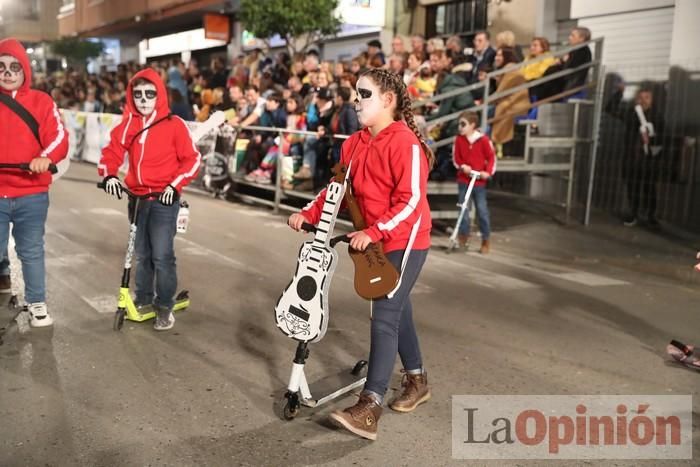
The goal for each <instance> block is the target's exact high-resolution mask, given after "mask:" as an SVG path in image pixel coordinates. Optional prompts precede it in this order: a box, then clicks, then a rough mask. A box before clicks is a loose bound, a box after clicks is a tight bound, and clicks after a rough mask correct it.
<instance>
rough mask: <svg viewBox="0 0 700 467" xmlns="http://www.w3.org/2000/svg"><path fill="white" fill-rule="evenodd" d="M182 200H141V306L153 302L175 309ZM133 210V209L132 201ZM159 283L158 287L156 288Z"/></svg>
mask: <svg viewBox="0 0 700 467" xmlns="http://www.w3.org/2000/svg"><path fill="white" fill-rule="evenodd" d="M179 209H180V204H179V203H178V202H175V203H173V205H172V206H165V205H163V204H161V203H160V202H159V201H155V200H153V201H151V200H149V201H144V200H140V201H139V212H138V218H137V219H136V227H137V230H136V246H135V250H136V299H135V300H134V302H135V303H136V305H137V306H141V305H150V304H153V305H155V306H156V307H159V308H163V309H169V310H172V308H173V306H174V305H175V293H176V292H177V269H176V267H175V233H176V231H177V214H178V211H179ZM129 210H130V211H132V210H133V204H131V203H130V206H129ZM154 285H155V288H154Z"/></svg>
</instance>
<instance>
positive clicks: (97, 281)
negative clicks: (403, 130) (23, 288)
mask: <svg viewBox="0 0 700 467" xmlns="http://www.w3.org/2000/svg"><path fill="white" fill-rule="evenodd" d="M96 181H97V177H96V171H95V168H94V166H90V165H82V164H73V166H72V167H71V169H70V171H69V172H68V174H67V175H66V176H64V178H62V179H61V180H60V181H58V182H57V183H56V184H55V185H54V186H53V188H52V191H51V208H50V212H49V220H48V223H47V229H46V258H47V260H46V264H47V273H48V297H49V298H48V302H49V307H50V311H51V313H52V315H53V317H54V319H55V321H56V324H55V326H54V327H53V328H51V329H29V328H28V325H27V323H26V318H25V317H22V318H21V319H20V321H19V323H17V325H16V326H14V327H13V328H12V329H10V330H9V331H8V333H7V334H6V335H5V339H4V340H5V343H4V345H2V346H0V416H1V417H2V418H1V423H0V465H1V466H20V465H28V466H35V465H36V466H38V465H41V466H44V465H50V466H63V465H66V466H83V465H84V466H121V465H124V466H132V465H133V466H137V465H138V466H145V465H153V466H157V465H177V466H179V465H183V466H190V465H192V466H194V465H212V466H228V465H264V466H284V465H289V466H301V465H363V466H365V465H381V466H399V465H412V466H442V465H489V466H500V465H533V466H534V465H549V464H554V465H620V466H622V465H630V466H632V465H634V466H639V465H648V466H652V465H653V466H657V465H697V462H698V461H697V459H699V458H700V447H698V446H700V435H699V434H698V424H699V423H700V415H699V414H700V399H698V397H697V396H698V389H699V388H700V384H698V383H699V382H700V374H698V373H697V372H693V371H690V370H686V369H684V368H680V367H678V366H676V365H674V364H671V363H669V362H668V359H667V358H666V356H665V352H664V349H665V345H666V344H667V343H668V341H669V340H670V339H671V338H677V339H679V340H681V341H687V342H691V343H692V342H696V343H698V341H700V315H699V314H698V303H699V301H700V294H699V293H698V286H697V282H696V281H695V279H694V278H693V277H692V274H691V272H690V271H691V270H692V265H693V259H694V251H693V250H692V248H691V246H692V245H688V244H687V243H684V242H682V241H678V239H675V238H673V237H669V236H664V235H659V234H658V233H654V232H649V231H645V230H643V229H624V228H622V227H619V226H613V225H612V224H609V223H608V224H604V225H598V226H594V227H592V228H589V229H585V228H583V227H581V226H580V225H568V226H566V225H561V224H560V223H557V222H555V221H553V220H552V219H551V218H548V217H546V216H543V215H538V214H537V213H536V212H535V213H533V212H524V211H523V210H519V208H518V206H517V203H515V202H513V203H514V204H513V203H511V204H512V205H509V203H508V202H506V201H503V200H501V201H497V202H495V203H494V205H493V207H494V209H493V210H492V217H493V223H494V230H495V232H494V234H493V246H492V249H493V253H492V254H490V255H488V256H481V255H479V254H478V253H476V252H470V253H466V254H465V253H453V254H451V255H447V254H445V252H444V251H442V250H441V248H440V247H441V246H443V245H445V244H446V243H447V238H446V236H445V235H444V234H443V233H439V232H438V233H436V235H435V236H434V244H435V245H434V247H433V249H432V251H431V253H430V255H429V256H428V260H427V262H426V265H425V267H424V269H423V272H422V274H421V276H420V278H419V280H418V283H417V285H416V287H415V289H414V292H413V295H412V300H413V308H414V319H415V321H416V325H417V328H418V332H419V337H420V340H421V346H422V351H423V354H424V360H425V366H426V368H427V370H428V374H429V379H430V384H431V387H432V399H431V400H430V401H429V402H428V403H426V404H424V405H422V406H420V407H419V408H418V409H417V410H416V411H415V412H414V413H411V414H399V413H393V412H392V411H391V410H389V409H387V408H385V410H384V414H383V416H382V418H381V420H380V424H379V438H378V440H377V441H375V442H370V441H366V440H363V439H358V438H355V437H353V436H352V435H350V434H348V433H347V432H344V431H341V430H339V429H336V428H334V427H333V426H332V425H330V424H329V423H328V421H327V416H328V413H329V412H330V411H331V410H334V409H336V408H339V407H345V406H347V405H349V404H351V403H354V401H355V398H354V397H353V396H346V397H345V398H342V399H338V400H335V401H333V402H330V403H329V404H326V405H324V406H321V407H318V408H316V409H309V408H303V409H302V411H301V414H300V415H299V416H298V417H297V418H296V419H295V420H293V421H283V420H281V419H280V416H279V411H280V406H281V398H282V396H283V394H284V390H285V386H286V384H287V380H288V378H289V373H290V370H291V363H292V359H293V357H294V350H295V347H296V345H295V343H294V342H293V341H291V340H290V339H288V338H286V337H285V336H283V335H282V334H281V333H280V332H279V331H278V330H277V328H276V327H275V324H274V317H273V306H274V304H275V302H276V300H277V298H278V296H279V294H280V293H281V291H282V289H283V288H284V287H285V286H286V284H287V283H288V282H289V280H290V279H291V277H292V274H293V272H294V268H295V264H296V254H297V251H298V248H299V245H300V243H301V242H302V241H303V240H305V239H306V238H308V237H309V236H305V235H303V234H299V233H296V232H293V231H291V230H290V229H289V228H288V227H286V224H285V221H286V216H285V215H283V214H280V215H276V214H273V213H272V212H271V211H270V210H269V209H268V208H264V207H259V206H250V205H245V204H242V203H231V202H226V201H223V200H218V199H212V198H210V197H206V196H202V195H198V194H189V195H187V199H188V201H189V203H190V206H191V207H190V211H191V214H190V227H189V231H188V232H187V233H186V234H185V235H178V237H177V238H176V249H177V262H178V280H179V283H180V285H181V288H186V289H189V290H190V294H191V297H192V305H191V308H190V309H188V310H187V311H185V312H183V313H180V314H178V315H177V322H176V324H175V328H174V329H173V330H172V331H170V332H164V333H156V332H154V331H153V329H152V327H151V326H152V324H151V323H150V322H147V323H131V322H126V324H125V325H124V328H123V329H122V330H121V331H120V332H115V331H113V330H112V318H113V313H114V309H115V306H116V295H117V292H118V286H119V280H120V276H121V268H122V264H123V257H124V252H125V246H126V238H127V233H128V223H127V219H126V215H125V210H126V202H125V201H124V200H122V201H119V200H117V199H113V198H110V197H108V196H107V195H106V194H104V193H103V192H102V191H99V190H98V189H97V188H96V187H95V182H96ZM477 247H478V245H477V246H476V247H473V248H472V249H473V250H477V249H478V248H477ZM344 249H345V247H344V246H339V253H340V262H339V266H338V269H337V270H336V273H335V276H334V277H333V283H332V286H331V293H330V307H331V311H330V324H329V327H328V333H327V334H326V337H325V338H324V339H323V340H322V341H321V342H319V343H316V344H311V345H310V349H311V356H310V359H309V361H308V362H307V365H306V373H307V378H308V379H309V381H310V382H311V384H312V390H313V389H314V383H316V382H319V381H320V382H323V381H329V380H331V379H332V378H333V377H334V375H339V374H341V373H346V372H347V371H349V369H350V368H352V366H353V365H354V363H355V362H356V361H357V360H358V359H361V358H366V356H367V352H368V348H369V311H370V310H369V305H368V303H367V302H365V301H363V300H362V299H360V298H359V297H358V296H357V295H356V294H355V293H354V290H353V287H352V274H353V270H352V264H351V261H350V260H349V258H348V256H347V253H346V252H345V251H344ZM13 256H14V255H13ZM13 266H14V268H15V269H14V271H13V274H14V280H15V283H16V284H15V285H17V284H18V283H19V281H20V278H19V276H18V275H17V274H16V272H17V263H16V258H15V263H14V265H13ZM686 267H687V268H688V274H687V277H686V276H685V275H684V274H685V273H684V272H678V273H676V272H675V271H685V268H686ZM671 270H672V271H674V272H669V271H671ZM10 317H11V315H10V312H9V311H5V310H4V309H3V310H0V318H2V320H3V325H4V322H6V321H8V320H9V319H10ZM398 370H399V365H398V363H397V367H396V373H395V377H394V378H393V380H392V384H391V389H390V391H389V394H388V395H387V396H388V398H390V397H391V395H392V394H393V392H394V391H395V390H398V389H399V388H400V374H399V371H398ZM482 394H483V395H546V394H551V395H572V394H589V395H603V394H654V395H684V394H690V395H693V396H694V402H693V422H694V425H695V428H694V433H693V441H694V446H693V456H694V458H695V460H669V461H663V460H629V461H625V460H609V461H597V460H589V461H584V460H580V461H577V460H559V461H544V460H491V461H488V460H477V461H467V460H457V459H453V458H452V439H451V424H452V415H451V414H452V405H451V400H452V396H454V395H482ZM494 449H497V447H495V448H494Z"/></svg>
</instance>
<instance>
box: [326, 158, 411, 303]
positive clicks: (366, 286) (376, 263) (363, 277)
mask: <svg viewBox="0 0 700 467" xmlns="http://www.w3.org/2000/svg"><path fill="white" fill-rule="evenodd" d="M333 171H334V173H335V180H336V181H337V182H339V183H343V181H344V180H345V174H346V172H347V167H346V166H344V165H340V164H338V165H336V166H335V168H334V169H333ZM345 203H346V204H347V206H348V211H350V219H351V220H352V225H353V226H354V227H355V230H358V231H359V230H364V229H366V228H367V223H366V222H365V219H364V218H363V217H362V212H361V211H360V207H359V206H358V205H357V201H356V200H355V196H354V195H353V193H352V186H351V183H350V180H348V183H347V187H346V189H345ZM348 253H349V254H350V258H351V259H352V262H353V263H354V264H355V291H356V292H357V294H358V295H359V296H360V297H362V298H366V299H368V300H370V299H373V298H382V297H385V296H386V295H387V294H388V293H389V292H391V291H392V290H394V288H396V285H397V284H398V283H399V273H398V272H397V271H396V268H394V265H393V264H391V263H390V262H389V260H388V259H387V257H386V256H385V255H384V247H383V245H382V243H381V242H377V243H370V244H369V246H368V247H367V248H366V249H365V251H358V250H355V249H354V248H352V247H350V246H348Z"/></svg>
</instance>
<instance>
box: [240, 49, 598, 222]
mask: <svg viewBox="0 0 700 467" xmlns="http://www.w3.org/2000/svg"><path fill="white" fill-rule="evenodd" d="M590 45H594V46H595V47H594V55H593V59H592V60H591V61H590V62H589V63H586V64H583V65H581V66H578V67H576V68H572V69H568V70H561V71H558V72H555V73H552V74H550V75H547V76H543V77H541V78H538V79H536V80H532V81H529V82H527V83H524V84H521V85H518V86H516V87H513V88H510V89H506V90H503V91H500V92H495V93H493V94H489V87H488V84H489V83H490V80H491V78H495V77H498V76H501V75H503V74H505V73H511V72H513V71H518V70H519V69H521V68H523V67H524V66H527V65H530V64H533V63H537V62H540V61H542V60H545V59H548V58H551V57H560V56H564V55H566V54H568V53H570V52H572V51H574V50H578V49H581V48H584V47H589V46H590ZM602 52H603V38H596V39H593V40H591V41H588V42H585V43H582V44H578V45H575V46H571V47H566V48H564V49H560V50H558V51H555V52H553V53H551V54H549V55H545V56H540V57H537V58H534V59H531V60H528V61H526V62H522V63H520V64H517V65H513V66H507V67H505V68H503V69H500V70H496V71H493V72H491V73H489V74H488V75H487V78H486V79H485V80H484V81H481V82H478V83H474V84H470V85H468V86H464V87H461V88H459V89H455V90H453V91H449V92H446V93H443V94H440V95H436V96H433V97H430V98H426V99H421V100H419V101H416V102H415V103H414V105H413V108H414V109H415V108H420V107H424V106H426V105H428V103H432V102H439V101H441V100H443V99H447V98H450V97H454V96H458V95H461V94H464V93H467V92H469V93H471V92H472V91H474V90H478V89H483V92H484V94H483V95H484V97H483V102H482V103H481V104H479V105H474V106H472V107H469V108H467V109H461V110H459V111H457V112H453V113H451V114H448V115H444V116H441V117H439V118H435V119H432V120H428V121H427V123H428V124H429V125H435V124H439V123H445V122H448V121H451V120H455V119H457V118H458V117H459V115H460V114H461V113H462V112H464V111H465V110H471V111H480V112H481V115H482V118H481V126H482V129H485V127H486V126H487V125H488V124H489V123H493V122H494V121H497V120H498V119H501V118H509V117H513V116H514V115H508V114H507V115H499V116H496V117H494V118H492V119H488V118H487V115H488V108H489V106H490V105H493V103H494V102H495V101H496V100H498V99H501V98H503V97H507V96H509V95H511V94H514V93H517V92H520V91H522V90H526V89H530V88H532V87H534V86H538V85H540V84H543V83H546V82H549V81H553V80H556V79H560V78H562V77H566V76H570V75H573V74H575V73H580V72H581V71H584V70H589V69H593V71H594V72H593V79H592V80H590V81H589V82H588V83H586V84H585V85H583V86H580V87H577V88H575V89H571V90H568V91H565V92H562V93H560V94H557V95H556V96H552V97H550V98H548V99H543V100H542V101H540V102H535V103H531V105H530V108H532V107H537V106H539V105H543V104H546V103H549V102H553V101H555V100H560V99H562V98H565V97H569V96H571V95H573V94H576V93H578V92H579V91H580V90H582V89H587V88H591V87H594V89H595V91H594V99H593V105H594V111H593V122H592V131H593V136H592V138H591V139H586V140H585V141H584V140H583V139H581V138H579V137H578V134H577V128H574V129H573V135H572V137H571V138H570V139H571V147H572V149H571V159H570V162H569V163H567V164H562V163H552V164H548V163H542V162H540V163H537V164H535V163H531V162H530V161H529V160H528V156H527V154H525V155H524V158H523V160H522V161H521V163H520V164H518V165H517V167H516V166H515V165H513V164H511V165H510V166H509V165H508V164H507V163H506V164H503V163H502V162H503V161H501V163H500V168H499V170H500V171H502V172H509V171H513V172H527V171H537V172H547V171H552V172H562V171H563V172H568V179H569V180H568V189H567V195H566V213H567V218H568V216H569V213H570V210H571V200H572V190H573V179H574V164H575V157H574V151H575V147H576V145H577V143H579V142H588V143H592V144H589V146H590V166H589V177H588V179H589V180H588V181H589V186H588V197H587V200H586V210H585V214H584V224H588V222H589V219H590V205H591V194H592V189H593V176H592V175H593V173H594V171H595V152H596V149H597V136H598V126H599V125H598V123H599V122H600V114H601V105H600V101H601V95H602V81H603V79H602V78H603V67H602V63H601V60H602ZM528 110H529V109H528ZM525 112H527V111H525ZM575 114H576V116H575V119H574V120H575V122H574V123H575V125H578V120H579V117H578V114H579V112H578V104H576V111H575ZM235 128H236V129H237V130H238V131H241V130H249V131H254V132H265V133H277V134H278V135H279V137H280V139H282V138H283V137H284V135H286V134H293V135H297V136H318V133H317V132H313V131H302V130H289V129H286V128H276V127H275V128H273V127H261V126H252V125H251V126H245V127H242V126H235ZM528 136H529V135H528ZM328 137H331V138H334V139H346V138H348V137H349V135H341V134H335V135H328ZM453 142H454V137H449V138H444V139H442V140H439V141H435V142H432V143H431V148H432V149H437V148H439V147H442V146H446V145H449V144H452V143H453ZM528 151H529V150H528ZM286 156H288V154H283V153H282V147H281V145H280V153H279V156H278V157H277V161H276V164H277V170H276V179H275V183H274V187H269V186H264V185H261V184H259V183H255V182H248V181H245V180H236V182H237V183H241V184H247V185H252V186H257V187H260V188H267V189H270V190H274V201H272V202H270V201H268V200H262V199H253V198H250V200H251V201H258V202H262V203H264V204H269V205H271V206H272V208H273V211H274V212H278V211H279V209H280V208H289V209H292V208H293V207H291V206H285V205H284V204H283V203H282V200H283V198H285V197H286V196H294V197H299V198H307V199H310V198H313V193H308V192H299V191H290V190H284V189H282V172H283V170H282V163H283V157H286ZM448 191H449V193H448ZM433 193H434V194H452V193H451V191H450V190H447V191H445V190H442V189H438V190H434V192H433ZM428 194H431V191H430V187H429V192H428ZM445 214H447V213H445ZM440 217H443V216H440Z"/></svg>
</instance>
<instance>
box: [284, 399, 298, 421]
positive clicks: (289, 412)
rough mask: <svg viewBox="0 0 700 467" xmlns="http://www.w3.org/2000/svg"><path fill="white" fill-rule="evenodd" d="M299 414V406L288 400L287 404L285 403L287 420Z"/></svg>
mask: <svg viewBox="0 0 700 467" xmlns="http://www.w3.org/2000/svg"><path fill="white" fill-rule="evenodd" d="M298 414H299V407H292V404H290V403H289V401H287V403H286V404H284V419H285V420H294V419H295V418H296V416H297V415H298Z"/></svg>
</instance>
